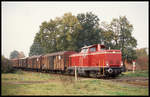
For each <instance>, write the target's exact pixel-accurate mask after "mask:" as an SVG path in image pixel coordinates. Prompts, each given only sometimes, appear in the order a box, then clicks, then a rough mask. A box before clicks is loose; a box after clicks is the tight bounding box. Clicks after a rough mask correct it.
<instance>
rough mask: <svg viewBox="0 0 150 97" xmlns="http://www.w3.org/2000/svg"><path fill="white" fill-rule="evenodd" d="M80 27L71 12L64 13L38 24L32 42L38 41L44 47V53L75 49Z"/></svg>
mask: <svg viewBox="0 0 150 97" xmlns="http://www.w3.org/2000/svg"><path fill="white" fill-rule="evenodd" d="M80 28H81V27H80V24H79V22H78V19H77V18H76V17H75V16H74V15H72V14H71V13H65V14H64V16H62V17H57V18H55V19H54V20H52V19H51V20H50V21H48V22H46V21H44V22H43V23H42V24H41V25H40V31H39V32H38V33H36V36H35V39H34V42H38V43H39V44H40V45H41V46H42V47H43V48H44V53H51V52H57V51H64V50H76V49H77V47H76V42H77V37H78V33H79V32H78V29H80ZM31 52H32V51H31Z"/></svg>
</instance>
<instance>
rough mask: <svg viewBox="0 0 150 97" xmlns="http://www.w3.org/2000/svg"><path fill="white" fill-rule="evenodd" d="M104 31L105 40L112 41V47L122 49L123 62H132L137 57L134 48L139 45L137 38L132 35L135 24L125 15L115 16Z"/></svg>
mask: <svg viewBox="0 0 150 97" xmlns="http://www.w3.org/2000/svg"><path fill="white" fill-rule="evenodd" d="M105 28H106V31H104V32H103V35H104V36H105V37H104V38H103V39H104V40H103V41H107V40H108V39H110V38H111V39H110V40H109V41H107V43H108V42H109V43H111V49H120V50H121V52H122V59H123V63H124V62H125V60H127V61H128V62H132V60H135V59H136V58H137V56H136V52H135V50H134V48H135V47H136V46H137V40H136V39H135V38H134V37H133V36H132V31H133V25H132V24H130V22H129V21H128V20H127V18H126V17H125V16H120V17H119V19H117V18H115V19H113V20H112V21H111V23H110V24H109V25H107V26H106V27H105Z"/></svg>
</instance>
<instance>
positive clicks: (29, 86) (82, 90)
mask: <svg viewBox="0 0 150 97" xmlns="http://www.w3.org/2000/svg"><path fill="white" fill-rule="evenodd" d="M138 73H139V72H135V73H134V74H133V73H132V74H131V73H130V72H126V73H124V74H123V76H119V77H124V76H130V77H133V76H137V75H138V76H147V75H148V72H147V71H145V72H143V74H142V75H139V74H138ZM1 80H2V83H1V84H2V85H1V86H2V90H1V91H2V95H148V88H149V87H144V86H135V85H130V84H126V83H121V82H112V81H111V80H104V79H91V78H79V79H78V81H75V80H74V77H73V76H71V77H70V76H62V75H60V76H58V75H55V74H44V73H33V72H25V71H19V72H17V73H7V74H2V79H1Z"/></svg>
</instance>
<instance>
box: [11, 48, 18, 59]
mask: <svg viewBox="0 0 150 97" xmlns="http://www.w3.org/2000/svg"><path fill="white" fill-rule="evenodd" d="M18 56H19V52H18V51H16V50H14V51H12V52H11V53H10V59H15V58H19V57H18Z"/></svg>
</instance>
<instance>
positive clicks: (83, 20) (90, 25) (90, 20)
mask: <svg viewBox="0 0 150 97" xmlns="http://www.w3.org/2000/svg"><path fill="white" fill-rule="evenodd" d="M77 18H78V20H79V22H80V25H81V27H82V29H81V30H79V37H78V43H77V45H78V48H81V47H83V46H84V45H92V44H97V43H101V30H100V29H99V18H98V17H97V16H96V15H95V14H93V13H92V12H87V13H86V14H84V13H81V14H78V15H77Z"/></svg>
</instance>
